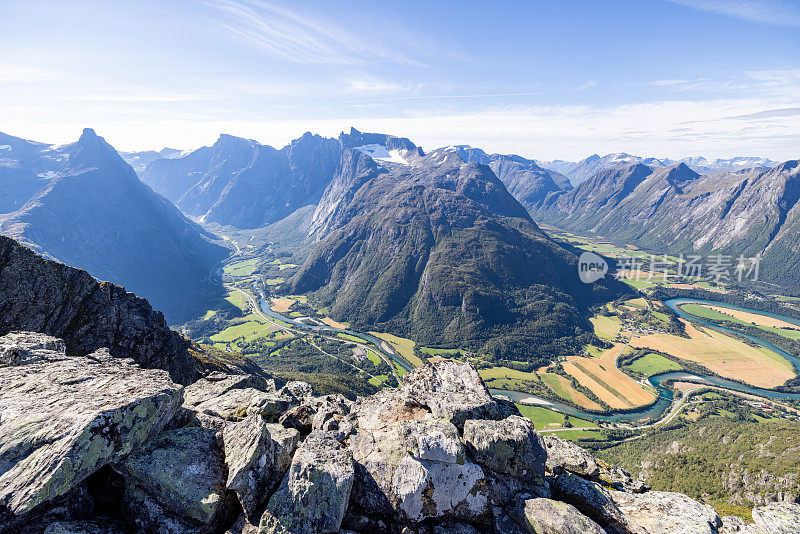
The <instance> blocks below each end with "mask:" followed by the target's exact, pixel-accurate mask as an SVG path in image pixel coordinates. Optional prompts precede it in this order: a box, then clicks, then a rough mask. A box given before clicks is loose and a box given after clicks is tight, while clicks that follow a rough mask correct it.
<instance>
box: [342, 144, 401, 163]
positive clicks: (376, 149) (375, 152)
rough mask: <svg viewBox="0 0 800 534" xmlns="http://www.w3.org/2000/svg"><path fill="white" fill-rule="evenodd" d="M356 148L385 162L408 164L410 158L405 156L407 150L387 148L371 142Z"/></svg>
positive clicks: (376, 159)
mask: <svg viewBox="0 0 800 534" xmlns="http://www.w3.org/2000/svg"><path fill="white" fill-rule="evenodd" d="M355 149H356V150H358V151H359V152H361V153H362V154H366V155H367V156H369V157H371V158H372V159H374V160H375V161H380V162H383V163H399V164H400V165H408V164H409V163H408V160H407V159H406V158H405V157H404V156H405V154H406V151H405V150H386V147H385V146H382V145H377V144H370V145H361V146H357V147H355Z"/></svg>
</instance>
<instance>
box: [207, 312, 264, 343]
mask: <svg viewBox="0 0 800 534" xmlns="http://www.w3.org/2000/svg"><path fill="white" fill-rule="evenodd" d="M273 330H274V328H273V327H272V326H271V325H268V324H266V323H265V322H264V321H263V320H262V319H261V318H260V317H258V316H257V315H254V314H250V315H247V316H245V317H244V321H243V322H241V323H239V324H236V325H233V326H229V327H228V328H226V329H225V330H223V331H222V332H219V333H217V334H214V335H213V336H211V341H213V342H214V345H215V346H216V347H217V348H224V347H225V346H226V345H227V344H228V343H230V342H232V341H233V340H235V339H238V338H240V337H244V338H245V339H249V338H251V337H252V336H255V335H256V334H258V333H263V335H267V334H269V333H271V332H272V331H273Z"/></svg>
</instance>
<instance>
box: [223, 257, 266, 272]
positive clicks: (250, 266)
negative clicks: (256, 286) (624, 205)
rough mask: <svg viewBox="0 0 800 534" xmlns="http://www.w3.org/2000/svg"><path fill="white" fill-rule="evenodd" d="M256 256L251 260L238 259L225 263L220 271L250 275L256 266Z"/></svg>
mask: <svg viewBox="0 0 800 534" xmlns="http://www.w3.org/2000/svg"><path fill="white" fill-rule="evenodd" d="M258 261H259V260H258V258H253V259H252V260H245V261H238V262H236V263H231V264H230V265H227V266H226V267H225V268H224V269H222V271H223V272H224V273H225V274H228V275H230V276H250V275H251V274H253V273H254V272H255V270H256V267H257V266H258Z"/></svg>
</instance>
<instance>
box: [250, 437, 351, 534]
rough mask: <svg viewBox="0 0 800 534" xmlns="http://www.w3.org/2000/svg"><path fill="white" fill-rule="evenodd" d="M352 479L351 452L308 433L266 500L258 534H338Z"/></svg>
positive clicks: (332, 438)
mask: <svg viewBox="0 0 800 534" xmlns="http://www.w3.org/2000/svg"><path fill="white" fill-rule="evenodd" d="M353 475H354V470H353V456H352V454H351V452H350V451H349V450H347V449H345V448H344V447H342V444H341V443H340V442H339V441H337V440H336V439H335V438H334V437H333V436H331V435H330V434H328V433H324V432H319V431H317V432H312V433H311V434H310V435H309V436H308V437H307V438H306V440H305V441H304V442H303V443H302V445H300V447H299V448H298V449H297V452H296V453H295V455H294V458H293V459H292V464H291V466H290V467H289V472H288V473H287V474H286V476H285V477H284V478H283V481H282V482H281V485H280V487H279V488H278V489H277V491H276V492H275V493H274V494H273V495H272V498H271V499H270V500H269V503H268V504H267V509H266V511H265V512H264V515H263V516H262V517H261V523H260V524H259V533H261V534H266V533H293V534H316V533H319V534H324V533H329V532H338V531H339V529H340V527H341V524H342V519H343V518H344V514H345V512H346V510H347V505H348V503H349V501H350V492H351V490H352V487H353Z"/></svg>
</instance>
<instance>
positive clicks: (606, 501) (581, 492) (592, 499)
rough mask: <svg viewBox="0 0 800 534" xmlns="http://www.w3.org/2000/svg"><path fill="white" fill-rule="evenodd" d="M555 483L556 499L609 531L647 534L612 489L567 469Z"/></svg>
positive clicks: (554, 492)
mask: <svg viewBox="0 0 800 534" xmlns="http://www.w3.org/2000/svg"><path fill="white" fill-rule="evenodd" d="M552 487H553V496H554V498H555V499H557V500H559V501H563V502H566V503H569V504H571V505H573V506H575V508H577V509H578V511H579V512H581V513H582V514H583V515H586V516H588V517H589V518H591V519H592V520H594V521H595V522H596V523H598V524H600V525H602V526H603V527H604V528H606V529H607V530H609V531H610V532H617V533H621V534H647V531H646V530H645V529H644V528H642V527H640V526H639V525H637V524H636V523H635V522H634V521H633V520H632V519H631V518H629V517H628V516H626V515H625V514H624V513H623V512H622V511H621V510H620V508H619V507H618V506H617V504H616V503H615V502H614V500H613V499H612V498H611V495H610V493H609V492H608V491H606V490H605V489H604V488H603V487H602V486H600V485H599V484H597V483H595V482H590V481H588V480H584V479H582V478H581V477H579V476H577V475H573V474H572V473H566V472H565V473H562V474H560V475H558V476H557V477H556V479H555V481H554V482H553V484H552Z"/></svg>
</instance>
